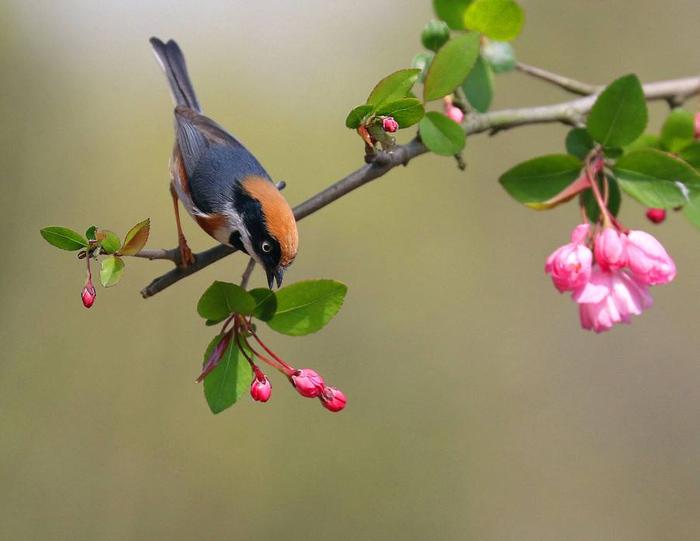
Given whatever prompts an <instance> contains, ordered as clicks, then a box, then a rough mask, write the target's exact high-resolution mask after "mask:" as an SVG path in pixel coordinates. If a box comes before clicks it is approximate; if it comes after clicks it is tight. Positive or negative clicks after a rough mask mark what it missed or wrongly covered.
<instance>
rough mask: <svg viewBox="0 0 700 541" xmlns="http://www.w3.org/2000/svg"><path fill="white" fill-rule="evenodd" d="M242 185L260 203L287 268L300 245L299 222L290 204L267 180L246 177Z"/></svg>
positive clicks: (269, 229)
mask: <svg viewBox="0 0 700 541" xmlns="http://www.w3.org/2000/svg"><path fill="white" fill-rule="evenodd" d="M242 185H243V188H245V190H246V191H247V192H248V193H249V194H250V196H251V197H253V198H255V199H257V200H258V201H259V202H260V206H261V207H262V211H263V214H264V215H265V223H266V224H267V230H268V231H269V233H270V234H271V235H272V236H273V237H275V238H276V239H277V242H279V243H280V249H281V251H282V257H281V259H280V263H281V264H282V266H285V267H286V266H287V265H289V264H290V263H291V262H292V261H293V260H294V258H295V257H296V255H297V247H298V244H299V237H298V233H297V222H296V220H295V219H294V214H293V213H292V209H291V208H290V206H289V203H287V200H286V199H285V198H284V197H283V196H282V194H281V193H280V191H279V190H278V189H277V187H276V186H275V185H274V184H273V183H272V182H271V181H269V180H267V179H265V178H262V177H256V176H250V177H246V179H245V180H243V182H242Z"/></svg>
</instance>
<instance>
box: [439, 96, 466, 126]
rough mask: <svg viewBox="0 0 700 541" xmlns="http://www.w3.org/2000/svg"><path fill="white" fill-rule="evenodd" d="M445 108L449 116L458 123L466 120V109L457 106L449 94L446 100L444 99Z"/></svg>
mask: <svg viewBox="0 0 700 541" xmlns="http://www.w3.org/2000/svg"><path fill="white" fill-rule="evenodd" d="M443 108H444V110H445V115H446V116H447V118H449V119H451V120H454V121H455V122H456V123H457V124H461V123H462V121H463V120H464V111H462V110H461V109H460V108H459V107H456V106H455V105H453V103H452V98H450V97H449V96H446V97H445V100H444V101H443Z"/></svg>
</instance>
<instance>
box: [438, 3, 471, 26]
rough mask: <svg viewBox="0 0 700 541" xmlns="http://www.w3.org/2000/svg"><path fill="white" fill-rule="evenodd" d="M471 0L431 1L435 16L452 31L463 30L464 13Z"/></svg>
mask: <svg viewBox="0 0 700 541" xmlns="http://www.w3.org/2000/svg"><path fill="white" fill-rule="evenodd" d="M471 3H472V0H433V9H434V10H435V15H437V16H438V17H439V18H440V19H442V20H443V21H445V22H446V23H447V24H448V26H449V27H450V28H452V29H454V30H464V28H465V27H464V12H465V11H467V8H468V7H469V4H471Z"/></svg>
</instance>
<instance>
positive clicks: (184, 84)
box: [149, 37, 202, 113]
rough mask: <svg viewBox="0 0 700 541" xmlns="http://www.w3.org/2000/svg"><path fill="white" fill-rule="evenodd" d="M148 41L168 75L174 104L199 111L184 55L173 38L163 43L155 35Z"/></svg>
mask: <svg viewBox="0 0 700 541" xmlns="http://www.w3.org/2000/svg"><path fill="white" fill-rule="evenodd" d="M149 41H150V42H151V46H152V47H153V52H154V53H155V55H156V59H157V60H158V63H159V64H160V67H161V68H163V71H164V72H165V75H166V76H167V77H168V84H169V85H170V92H171V93H172V95H173V100H175V104H176V105H184V106H186V107H189V108H190V109H194V110H195V111H197V112H198V113H199V112H201V111H202V109H201V107H200V106H199V101H197V96H196V94H195V93H194V88H192V82H191V81H190V77H189V75H188V74H187V65H186V64H185V57H184V55H183V54H182V51H181V50H180V47H179V46H178V44H177V43H175V42H174V41H173V40H170V41H168V42H167V43H163V42H162V41H161V40H159V39H158V38H155V37H154V38H151V39H150V40H149Z"/></svg>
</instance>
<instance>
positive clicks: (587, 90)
mask: <svg viewBox="0 0 700 541" xmlns="http://www.w3.org/2000/svg"><path fill="white" fill-rule="evenodd" d="M515 68H516V69H517V70H518V71H521V72H523V73H526V74H527V75H531V76H532V77H535V78H536V79H541V80H542V81H546V82H548V83H551V84H553V85H555V86H558V87H560V88H563V89H564V90H566V91H567V92H571V93H573V94H578V95H579V96H590V95H591V94H595V93H596V92H599V91H600V90H602V87H600V86H595V85H589V84H588V83H582V82H581V81H577V80H576V79H570V78H569V77H564V76H563V75H559V74H557V73H552V72H551V71H547V70H544V69H542V68H538V67H536V66H530V65H529V64H524V63H522V62H516V64H515Z"/></svg>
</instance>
